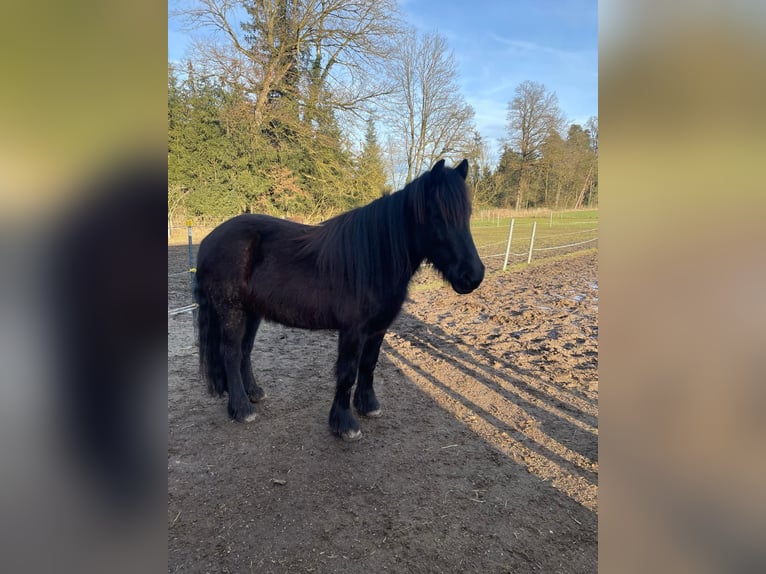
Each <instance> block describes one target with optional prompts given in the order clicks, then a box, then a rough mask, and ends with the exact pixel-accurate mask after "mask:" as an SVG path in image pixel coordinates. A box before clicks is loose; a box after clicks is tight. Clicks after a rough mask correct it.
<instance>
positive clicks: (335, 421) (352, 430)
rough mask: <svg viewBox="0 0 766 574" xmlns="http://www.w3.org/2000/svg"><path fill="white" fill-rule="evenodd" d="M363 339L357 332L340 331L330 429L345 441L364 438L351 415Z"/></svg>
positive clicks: (357, 423)
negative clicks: (352, 392) (353, 390)
mask: <svg viewBox="0 0 766 574" xmlns="http://www.w3.org/2000/svg"><path fill="white" fill-rule="evenodd" d="M361 350H362V339H361V337H360V335H359V333H357V332H356V331H344V330H342V331H340V333H339V334H338V362H337V363H336V364H335V373H336V376H337V384H336V387H335V399H334V400H333V402H332V408H331V409H330V429H331V430H332V432H334V433H335V434H337V435H338V436H340V437H341V438H342V439H343V440H348V441H353V440H358V439H360V438H362V431H360V430H359V422H358V421H357V420H356V419H355V418H354V415H353V414H351V387H353V386H354V382H355V381H356V373H357V370H358V368H359V356H360V354H361Z"/></svg>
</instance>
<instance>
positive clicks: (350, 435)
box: [340, 429, 362, 442]
mask: <svg viewBox="0 0 766 574" xmlns="http://www.w3.org/2000/svg"><path fill="white" fill-rule="evenodd" d="M340 438H342V439H343V440H344V441H346V442H354V441H357V440H359V439H360V438H362V431H360V430H353V429H351V430H347V431H346V432H343V433H341V435H340Z"/></svg>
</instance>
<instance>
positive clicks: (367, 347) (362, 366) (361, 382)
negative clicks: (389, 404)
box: [354, 331, 386, 417]
mask: <svg viewBox="0 0 766 574" xmlns="http://www.w3.org/2000/svg"><path fill="white" fill-rule="evenodd" d="M385 334H386V332H385V331H383V332H381V333H375V334H373V335H371V336H370V337H369V338H368V339H367V341H366V342H365V344H364V347H363V348H362V356H361V358H360V359H359V378H358V380H357V382H356V391H354V408H356V412H357V413H359V415H361V416H363V417H379V416H380V405H379V404H378V399H377V397H376V396H375V389H373V387H372V381H373V373H374V371H375V365H377V364H378V356H379V355H380V345H381V343H383V336H384V335H385Z"/></svg>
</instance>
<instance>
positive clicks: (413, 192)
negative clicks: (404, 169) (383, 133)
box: [195, 160, 484, 440]
mask: <svg viewBox="0 0 766 574" xmlns="http://www.w3.org/2000/svg"><path fill="white" fill-rule="evenodd" d="M467 175H468V162H467V161H466V160H463V161H462V162H461V163H460V164H459V165H458V166H457V167H456V168H455V169H451V168H448V167H444V160H440V161H439V162H437V163H436V164H435V165H434V167H433V168H432V169H431V171H427V172H425V173H424V174H423V175H421V176H420V177H418V178H417V179H415V180H414V181H412V182H411V183H409V184H408V185H407V186H406V187H405V188H404V189H402V190H401V191H398V192H396V193H393V194H391V195H387V196H384V197H381V198H379V199H377V200H375V201H373V202H372V203H370V204H368V205H366V206H364V207H360V208H357V209H354V210H352V211H348V212H346V213H343V214H341V215H339V216H337V217H335V218H333V219H330V220H328V221H326V222H324V223H322V224H321V225H319V226H311V225H302V224H299V223H293V222H290V221H285V220H282V219H277V218H274V217H269V216H267V215H240V216H238V217H235V218H233V219H231V220H229V221H227V222H225V223H223V224H221V225H220V226H218V227H217V228H216V229H214V230H213V231H212V232H211V233H210V235H208V236H207V237H206V238H205V239H204V240H203V241H202V243H201V244H200V247H199V254H198V258H197V274H196V286H195V299H196V301H197V303H198V304H199V312H198V317H199V330H198V331H199V356H200V367H201V370H202V373H203V376H204V377H205V378H206V379H207V383H208V388H209V390H210V392H211V393H217V394H219V395H221V394H223V393H224V391H228V393H229V405H228V410H229V415H230V416H231V417H232V418H233V419H235V420H237V421H240V422H242V421H248V422H249V421H251V420H253V419H254V418H255V410H254V407H253V405H252V404H251V402H252V403H257V402H258V401H260V400H261V399H263V398H264V396H265V395H264V392H263V389H261V387H259V386H258V384H257V383H256V382H255V378H254V376H253V372H252V367H251V363H250V353H251V351H252V349H253V341H254V340H255V334H256V332H257V330H258V326H259V324H260V322H261V319H266V320H267V321H274V322H277V323H281V324H283V325H287V326H289V327H300V328H303V329H337V330H338V331H339V336H338V360H337V363H336V375H337V387H336V391H335V400H334V401H333V404H332V409H331V410H330V428H331V430H332V431H333V432H334V433H336V434H337V435H339V436H341V437H342V438H343V439H344V440H356V439H358V438H360V437H361V435H362V433H361V431H360V430H359V423H358V422H357V420H356V419H355V418H354V416H353V415H352V413H351V404H350V403H351V387H353V385H354V383H355V382H356V383H357V386H356V391H355V393H354V407H355V408H356V411H357V413H358V414H359V415H362V416H367V417H377V416H380V407H379V405H378V400H377V399H376V397H375V391H374V390H373V388H372V379H373V370H374V369H375V365H376V363H377V361H378V354H379V352H380V345H381V343H382V341H383V336H384V335H385V333H386V329H388V327H389V325H391V322H392V321H393V320H394V318H395V317H396V315H397V314H398V313H399V310H400V309H401V307H402V304H403V303H404V299H405V297H406V295H407V285H408V283H409V281H410V279H411V278H412V275H413V273H415V271H416V270H417V268H418V266H419V265H420V264H421V263H422V262H423V261H424V260H426V261H430V262H431V263H433V265H434V266H435V267H436V269H438V270H439V271H440V272H441V273H442V275H443V276H444V277H445V278H446V279H447V281H449V282H450V284H451V285H452V288H453V289H454V290H455V291H456V292H457V293H470V292H471V291H473V290H474V289H476V287H478V286H479V284H480V283H481V281H482V279H483V278H484V265H483V264H482V262H481V260H480V259H479V255H478V253H477V252H476V246H475V245H474V243H473V238H472V237H471V231H470V228H469V218H470V214H471V198H470V195H469V192H468V188H467V186H466V182H465V180H466V176H467Z"/></svg>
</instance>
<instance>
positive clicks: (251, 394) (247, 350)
mask: <svg viewBox="0 0 766 574" xmlns="http://www.w3.org/2000/svg"><path fill="white" fill-rule="evenodd" d="M260 324H261V317H260V316H258V315H248V316H247V319H246V326H245V336H244V338H243V339H242V383H243V386H244V387H245V393H246V394H247V396H248V398H249V399H250V401H251V402H253V403H259V402H261V401H262V400H263V399H265V398H266V392H265V391H264V390H263V389H262V388H261V387H259V386H258V383H256V382H255V376H254V375H253V364H252V361H251V358H250V354H251V353H252V352H253V343H254V342H255V335H256V333H257V332H258V326H259V325H260Z"/></svg>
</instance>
